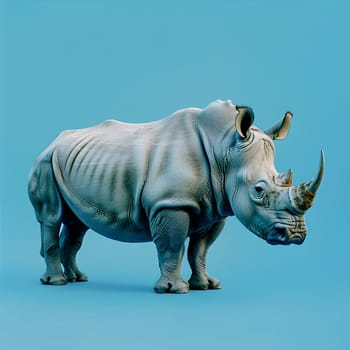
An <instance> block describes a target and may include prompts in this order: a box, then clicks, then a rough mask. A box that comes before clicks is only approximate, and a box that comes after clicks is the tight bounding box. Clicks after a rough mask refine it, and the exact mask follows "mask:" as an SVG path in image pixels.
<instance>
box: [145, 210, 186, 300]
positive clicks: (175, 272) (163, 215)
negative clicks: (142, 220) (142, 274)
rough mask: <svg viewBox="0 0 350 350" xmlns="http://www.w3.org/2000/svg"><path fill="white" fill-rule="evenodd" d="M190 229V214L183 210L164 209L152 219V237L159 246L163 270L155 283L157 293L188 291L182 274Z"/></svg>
mask: <svg viewBox="0 0 350 350" xmlns="http://www.w3.org/2000/svg"><path fill="white" fill-rule="evenodd" d="M188 230H189V215H188V214H187V213H186V212H185V211H182V210H173V209H168V210H162V211H161V212H158V214H157V215H156V216H155V217H154V219H153V220H152V221H151V231H152V237H153V241H154V243H155V244H156V247H157V251H158V261H159V267H160V272H161V276H160V278H159V280H158V281H157V282H156V283H155V285H154V290H155V292H156V293H176V294H184V293H187V292H188V290H189V286H188V283H187V282H185V281H184V280H183V279H182V277H181V275H180V269H181V263H182V258H183V254H184V250H185V246H184V243H185V239H186V237H187V234H188Z"/></svg>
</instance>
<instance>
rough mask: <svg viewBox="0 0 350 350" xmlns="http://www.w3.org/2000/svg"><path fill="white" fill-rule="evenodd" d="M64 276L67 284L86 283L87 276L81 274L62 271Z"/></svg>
mask: <svg viewBox="0 0 350 350" xmlns="http://www.w3.org/2000/svg"><path fill="white" fill-rule="evenodd" d="M64 275H65V276H66V278H67V281H68V282H87V281H88V280H89V279H88V276H87V275H86V274H85V273H83V272H80V271H79V272H68V271H64Z"/></svg>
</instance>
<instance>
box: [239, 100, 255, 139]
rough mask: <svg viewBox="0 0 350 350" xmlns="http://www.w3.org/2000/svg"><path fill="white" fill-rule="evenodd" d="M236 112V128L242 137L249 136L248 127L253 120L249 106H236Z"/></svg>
mask: <svg viewBox="0 0 350 350" xmlns="http://www.w3.org/2000/svg"><path fill="white" fill-rule="evenodd" d="M236 109H237V110H238V114H237V116H236V130H237V132H238V134H239V135H240V136H241V137H242V138H246V137H247V136H249V129H250V127H251V126H252V125H253V122H254V113H253V111H252V109H251V108H249V107H238V106H236Z"/></svg>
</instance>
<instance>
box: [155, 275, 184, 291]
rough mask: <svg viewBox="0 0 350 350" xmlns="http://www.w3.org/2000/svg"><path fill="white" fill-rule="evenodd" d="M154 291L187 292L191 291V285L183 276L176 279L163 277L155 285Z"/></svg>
mask: <svg viewBox="0 0 350 350" xmlns="http://www.w3.org/2000/svg"><path fill="white" fill-rule="evenodd" d="M153 289H154V291H155V292H156V293H160V294H162V293H175V294H185V293H187V292H188V291H189V285H188V283H187V282H185V281H184V280H183V279H182V278H177V279H174V280H171V279H166V278H164V277H161V278H160V279H159V280H158V281H157V282H156V284H155V285H154V288H153Z"/></svg>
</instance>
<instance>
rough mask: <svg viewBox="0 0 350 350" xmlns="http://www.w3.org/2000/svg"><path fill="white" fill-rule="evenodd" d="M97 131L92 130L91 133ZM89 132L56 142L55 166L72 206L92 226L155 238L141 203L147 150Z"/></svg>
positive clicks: (134, 238) (128, 237)
mask: <svg viewBox="0 0 350 350" xmlns="http://www.w3.org/2000/svg"><path fill="white" fill-rule="evenodd" d="M90 134H91V133H90ZM90 134H88V135H86V134H84V133H83V132H81V133H74V134H72V135H66V136H65V137H64V138H63V139H62V140H61V142H59V143H57V144H56V148H55V151H54V153H53V158H52V164H53V170H54V174H55V178H56V180H57V185H58V187H59V190H60V192H61V194H62V197H63V198H64V200H65V202H66V203H67V205H68V206H69V207H70V208H71V210H72V211H73V212H74V213H75V215H76V216H77V217H78V218H79V219H80V220H81V221H82V222H83V223H84V224H85V225H86V226H88V227H89V228H91V229H92V230H94V231H96V232H98V233H100V234H102V235H104V236H106V237H109V238H112V239H115V240H119V241H125V242H146V241H151V240H152V238H151V234H150V231H149V228H148V220H147V218H146V215H145V213H144V211H143V209H142V206H141V199H140V196H141V192H142V187H143V171H144V170H143V168H144V167H143V165H142V159H143V160H144V159H145V155H144V154H142V155H139V154H138V153H139V152H141V151H142V150H140V149H139V147H137V145H130V144H125V143H123V142H114V143H108V142H107V143H106V142H100V141H99V140H98V137H96V135H95V136H91V135H90Z"/></svg>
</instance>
